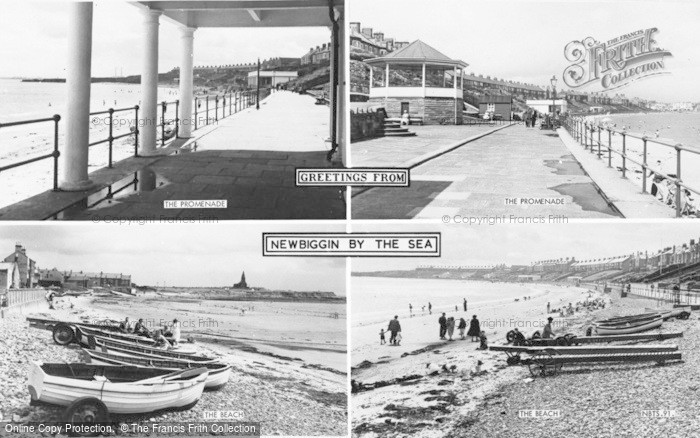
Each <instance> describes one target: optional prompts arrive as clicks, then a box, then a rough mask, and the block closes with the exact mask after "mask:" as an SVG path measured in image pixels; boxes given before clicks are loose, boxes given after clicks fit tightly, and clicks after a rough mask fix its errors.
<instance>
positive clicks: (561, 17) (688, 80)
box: [348, 0, 700, 102]
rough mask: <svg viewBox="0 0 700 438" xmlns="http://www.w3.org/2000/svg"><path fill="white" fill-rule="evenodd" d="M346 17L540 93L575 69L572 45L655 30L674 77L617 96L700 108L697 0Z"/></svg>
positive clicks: (459, 1) (395, 3)
mask: <svg viewBox="0 0 700 438" xmlns="http://www.w3.org/2000/svg"><path fill="white" fill-rule="evenodd" d="M348 16H349V19H348V21H359V22H361V23H362V26H363V27H371V28H373V29H374V30H375V31H380V32H383V33H384V34H385V37H393V38H395V39H396V40H398V41H408V42H411V41H414V40H416V39H420V40H422V41H423V42H425V43H427V44H429V45H431V46H433V47H434V48H436V49H437V50H439V51H441V52H442V53H444V54H445V55H447V56H449V57H451V58H456V59H461V60H462V61H464V62H466V63H467V64H469V67H468V68H467V70H466V71H467V72H472V71H473V72H474V73H476V74H483V75H484V76H486V75H489V76H491V77H494V76H495V77H498V78H504V79H507V80H516V81H521V82H527V83H534V84H536V85H540V86H546V85H549V80H550V78H551V77H552V76H553V75H557V77H558V78H559V83H558V87H561V86H562V85H563V81H562V73H563V71H564V69H565V68H566V67H567V66H568V65H569V64H570V63H569V62H567V60H566V58H565V57H564V47H565V46H566V44H568V43H569V42H571V41H574V40H582V39H584V38H586V37H589V36H590V37H593V38H595V39H597V40H599V41H607V40H609V39H612V38H614V37H617V36H620V35H623V34H627V33H630V32H633V31H636V30H639V29H646V28H651V27H656V28H658V29H659V31H658V32H657V33H656V34H655V39H656V41H657V45H658V47H661V48H663V49H667V50H669V51H670V52H671V53H672V54H673V57H671V58H666V59H665V62H666V67H667V70H668V71H670V72H671V74H670V75H666V76H656V77H652V78H646V79H643V80H640V81H638V82H637V83H636V84H633V85H630V86H628V87H626V88H621V89H619V90H616V91H613V94H614V93H615V92H619V93H624V94H625V95H626V96H628V97H640V98H645V99H653V100H657V101H662V102H676V101H694V102H698V101H700V87H698V85H697V84H698V83H697V78H698V77H700V59H699V57H698V53H700V52H699V51H698V47H700V32H698V31H697V26H698V23H699V22H700V1H697V0H663V1H662V0H654V1H647V0H626V1H625V0H601V1H578V0H566V1H563V0H558V1H531V0H508V1H504V0H478V1H475V0H439V1H426V0H421V1H416V0H382V1H376V0H352V2H351V3H350V4H349V10H348ZM582 90H584V91H585V89H582ZM588 91H599V90H596V89H589V90H588Z"/></svg>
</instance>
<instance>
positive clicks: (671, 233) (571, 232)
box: [351, 220, 700, 272]
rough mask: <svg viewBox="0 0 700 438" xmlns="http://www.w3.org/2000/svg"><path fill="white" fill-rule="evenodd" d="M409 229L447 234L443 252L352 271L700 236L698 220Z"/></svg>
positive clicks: (531, 257) (509, 259) (585, 251)
mask: <svg viewBox="0 0 700 438" xmlns="http://www.w3.org/2000/svg"><path fill="white" fill-rule="evenodd" d="M353 231H354V232H361V231H372V232H388V231H396V225H394V226H387V225H382V226H378V225H372V226H367V225H358V224H356V225H354V226H353ZM401 231H405V232H412V231H415V232H428V231H431V232H435V231H439V232H441V233H442V239H441V241H442V257H440V258H404V259H384V258H382V259H374V260H373V259H353V260H351V263H352V265H351V266H352V270H353V272H355V271H379V270H393V269H413V268H415V267H416V266H419V265H436V266H456V265H460V266H473V265H479V266H483V265H495V264H500V263H505V264H507V265H529V264H530V263H531V262H535V261H538V260H547V259H558V258H566V257H575V258H576V259H577V260H586V259H592V258H596V259H597V258H603V257H612V256H618V255H625V254H631V253H633V252H636V251H649V253H652V252H655V251H658V250H659V249H662V248H665V247H668V246H673V245H682V244H683V243H688V242H689V241H690V239H695V241H696V242H697V241H698V240H699V239H700V227H698V225H697V224H694V223H689V222H684V223H680V222H679V223H668V222H666V223H638V222H630V220H625V221H619V222H617V223H611V222H606V223H604V224H601V223H597V222H588V223H569V224H562V225H554V224H545V225H539V224H538V225H493V226H488V225H482V226H473V227H469V226H467V225H443V226H435V225H413V224H412V225H410V226H404V227H401Z"/></svg>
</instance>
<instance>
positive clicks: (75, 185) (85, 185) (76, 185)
mask: <svg viewBox="0 0 700 438" xmlns="http://www.w3.org/2000/svg"><path fill="white" fill-rule="evenodd" d="M96 186H97V185H96V184H95V183H94V182H93V181H92V180H90V179H86V180H82V181H76V182H62V183H59V185H58V189H59V190H61V191H63V192H84V191H86V190H90V189H93V188H95V187H96Z"/></svg>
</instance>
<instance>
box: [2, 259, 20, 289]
mask: <svg viewBox="0 0 700 438" xmlns="http://www.w3.org/2000/svg"><path fill="white" fill-rule="evenodd" d="M19 285H20V275H19V266H17V263H16V262H3V263H0V290H7V289H17V288H19Z"/></svg>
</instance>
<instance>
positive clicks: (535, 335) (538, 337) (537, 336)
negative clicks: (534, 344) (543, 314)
mask: <svg viewBox="0 0 700 438" xmlns="http://www.w3.org/2000/svg"><path fill="white" fill-rule="evenodd" d="M540 338H542V335H541V334H540V331H539V330H537V331H536V332H535V333H533V334H532V339H540Z"/></svg>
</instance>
